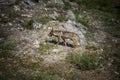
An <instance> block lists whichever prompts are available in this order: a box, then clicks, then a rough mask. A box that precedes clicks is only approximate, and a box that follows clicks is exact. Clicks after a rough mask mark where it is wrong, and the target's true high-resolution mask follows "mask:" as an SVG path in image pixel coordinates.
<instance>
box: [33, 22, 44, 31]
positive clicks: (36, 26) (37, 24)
mask: <svg viewBox="0 0 120 80" xmlns="http://www.w3.org/2000/svg"><path fill="white" fill-rule="evenodd" d="M41 27H42V24H40V23H38V22H37V21H34V23H33V28H34V29H40V28H41Z"/></svg>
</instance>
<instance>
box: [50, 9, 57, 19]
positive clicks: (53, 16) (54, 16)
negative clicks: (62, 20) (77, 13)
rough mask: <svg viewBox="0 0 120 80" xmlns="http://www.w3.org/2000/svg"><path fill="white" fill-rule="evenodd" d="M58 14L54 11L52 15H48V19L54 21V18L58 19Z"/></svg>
mask: <svg viewBox="0 0 120 80" xmlns="http://www.w3.org/2000/svg"><path fill="white" fill-rule="evenodd" d="M58 16H59V14H58V13H57V12H55V11H54V13H53V14H50V15H49V17H51V18H52V19H54V20H56V17H58Z"/></svg>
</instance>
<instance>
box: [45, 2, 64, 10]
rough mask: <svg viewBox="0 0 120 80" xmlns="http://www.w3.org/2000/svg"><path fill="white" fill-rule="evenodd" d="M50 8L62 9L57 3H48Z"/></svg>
mask: <svg viewBox="0 0 120 80" xmlns="http://www.w3.org/2000/svg"><path fill="white" fill-rule="evenodd" d="M46 7H48V8H58V9H59V8H62V7H61V6H60V5H59V4H57V3H48V4H47V6H46Z"/></svg>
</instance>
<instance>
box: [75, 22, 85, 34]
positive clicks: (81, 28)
mask: <svg viewBox="0 0 120 80" xmlns="http://www.w3.org/2000/svg"><path fill="white" fill-rule="evenodd" d="M76 27H77V28H78V29H80V30H81V31H82V33H86V30H87V27H86V26H84V25H82V24H81V23H76Z"/></svg>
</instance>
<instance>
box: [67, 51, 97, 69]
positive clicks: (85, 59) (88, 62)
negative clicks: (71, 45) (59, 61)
mask: <svg viewBox="0 0 120 80" xmlns="http://www.w3.org/2000/svg"><path fill="white" fill-rule="evenodd" d="M68 59H69V61H70V62H71V63H73V64H75V65H76V66H77V67H79V68H80V69H81V70H90V69H95V68H96V66H97V65H96V59H95V57H94V56H93V55H91V54H88V53H84V54H82V55H80V54H77V53H71V54H70V55H69V58H68Z"/></svg>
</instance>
